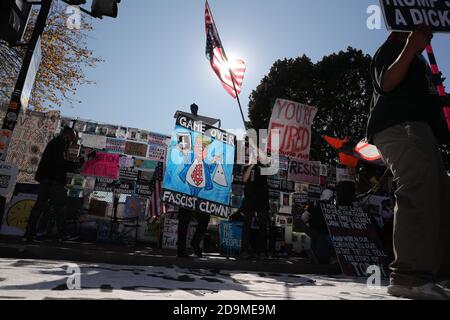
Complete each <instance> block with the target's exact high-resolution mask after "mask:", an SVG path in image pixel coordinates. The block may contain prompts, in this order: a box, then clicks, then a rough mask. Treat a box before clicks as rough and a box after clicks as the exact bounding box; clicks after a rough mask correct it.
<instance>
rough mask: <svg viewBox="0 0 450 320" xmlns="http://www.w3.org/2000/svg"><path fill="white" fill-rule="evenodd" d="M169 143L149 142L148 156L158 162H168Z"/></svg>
mask: <svg viewBox="0 0 450 320" xmlns="http://www.w3.org/2000/svg"><path fill="white" fill-rule="evenodd" d="M166 152H167V145H161V144H155V143H152V144H149V145H148V152H147V158H148V159H149V160H154V161H158V162H166V160H165V159H166Z"/></svg>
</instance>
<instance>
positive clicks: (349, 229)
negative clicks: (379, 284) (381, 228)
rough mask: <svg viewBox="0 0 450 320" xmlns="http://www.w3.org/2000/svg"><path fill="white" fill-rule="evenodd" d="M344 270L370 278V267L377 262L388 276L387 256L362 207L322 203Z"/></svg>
mask: <svg viewBox="0 0 450 320" xmlns="http://www.w3.org/2000/svg"><path fill="white" fill-rule="evenodd" d="M320 207H321V209H322V213H323V216H324V218H325V222H326V224H327V226H328V230H329V231H330V236H331V241H332V243H333V246H334V249H335V251H336V255H337V258H338V261H339V264H340V266H341V269H342V272H343V273H345V274H346V275H348V276H356V277H367V276H368V275H367V268H368V267H369V266H373V265H376V266H378V267H380V269H381V273H382V275H383V276H384V277H387V274H388V267H387V262H388V261H387V256H386V254H385V253H384V251H383V246H382V244H381V242H380V239H379V238H378V235H377V232H376V230H375V228H374V226H373V224H372V222H371V221H370V219H369V217H368V216H367V214H366V213H365V212H363V210H362V209H361V208H353V207H336V206H335V205H334V204H329V203H321V205H320Z"/></svg>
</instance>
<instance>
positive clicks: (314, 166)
mask: <svg viewBox="0 0 450 320" xmlns="http://www.w3.org/2000/svg"><path fill="white" fill-rule="evenodd" d="M320 166H321V164H320V162H317V161H304V160H299V159H292V160H291V161H290V162H289V173H288V179H289V181H294V182H306V183H311V184H316V185H320Z"/></svg>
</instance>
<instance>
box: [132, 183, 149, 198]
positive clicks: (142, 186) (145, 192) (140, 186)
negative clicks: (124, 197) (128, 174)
mask: <svg viewBox="0 0 450 320" xmlns="http://www.w3.org/2000/svg"><path fill="white" fill-rule="evenodd" d="M134 192H135V194H136V195H138V196H142V197H150V196H151V195H152V194H153V191H152V189H151V186H150V183H148V182H143V181H140V180H138V181H137V183H136V189H135V191H134Z"/></svg>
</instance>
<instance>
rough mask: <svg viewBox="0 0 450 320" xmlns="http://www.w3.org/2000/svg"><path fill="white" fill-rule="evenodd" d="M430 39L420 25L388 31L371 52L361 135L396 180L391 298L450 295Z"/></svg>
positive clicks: (449, 197) (449, 244)
mask: <svg viewBox="0 0 450 320" xmlns="http://www.w3.org/2000/svg"><path fill="white" fill-rule="evenodd" d="M432 37H433V35H432V33H431V31H430V29H429V28H428V27H426V26H420V27H418V28H417V30H416V31H414V32H411V33H401V32H393V33H392V34H391V35H390V37H389V39H388V40H387V41H386V42H385V43H384V44H383V45H382V46H381V48H380V49H379V50H378V52H377V53H376V54H375V56H374V58H373V61H372V67H371V76H372V78H373V82H374V88H375V92H374V96H373V100H372V106H371V114H370V118H369V123H368V130H367V136H368V138H369V139H370V140H372V141H373V142H374V143H375V145H376V146H377V148H378V149H379V151H380V153H381V155H382V157H383V160H384V161H385V163H386V164H387V165H388V166H389V168H390V169H391V171H392V173H393V175H394V178H395V181H396V183H397V191H396V194H395V195H396V198H397V206H396V209H395V222H394V253H395V260H394V262H393V263H392V264H391V266H390V267H391V270H392V273H391V276H390V278H391V285H390V286H389V288H388V292H389V293H390V294H391V295H394V296H400V297H405V298H412V299H449V298H450V291H448V289H446V287H445V286H444V283H443V282H442V283H441V281H442V280H445V279H449V278H450V277H449V274H450V272H449V271H450V264H449V261H448V260H449V259H450V251H449V248H450V204H449V201H450V182H449V177H448V175H447V174H446V171H445V167H444V164H443V161H442V158H441V155H440V152H439V150H438V146H439V145H438V142H437V139H436V136H435V135H434V132H433V129H434V128H435V127H434V125H435V123H436V121H435V119H436V115H437V114H438V113H436V110H438V107H437V106H435V105H433V100H434V99H433V94H434V92H433V91H435V90H432V88H433V85H432V83H431V82H430V77H429V75H430V74H431V72H430V70H429V68H428V66H427V64H426V60H425V59H424V58H423V56H422V52H423V50H424V49H425V48H426V46H427V45H428V44H429V42H430V40H431V38H432Z"/></svg>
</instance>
